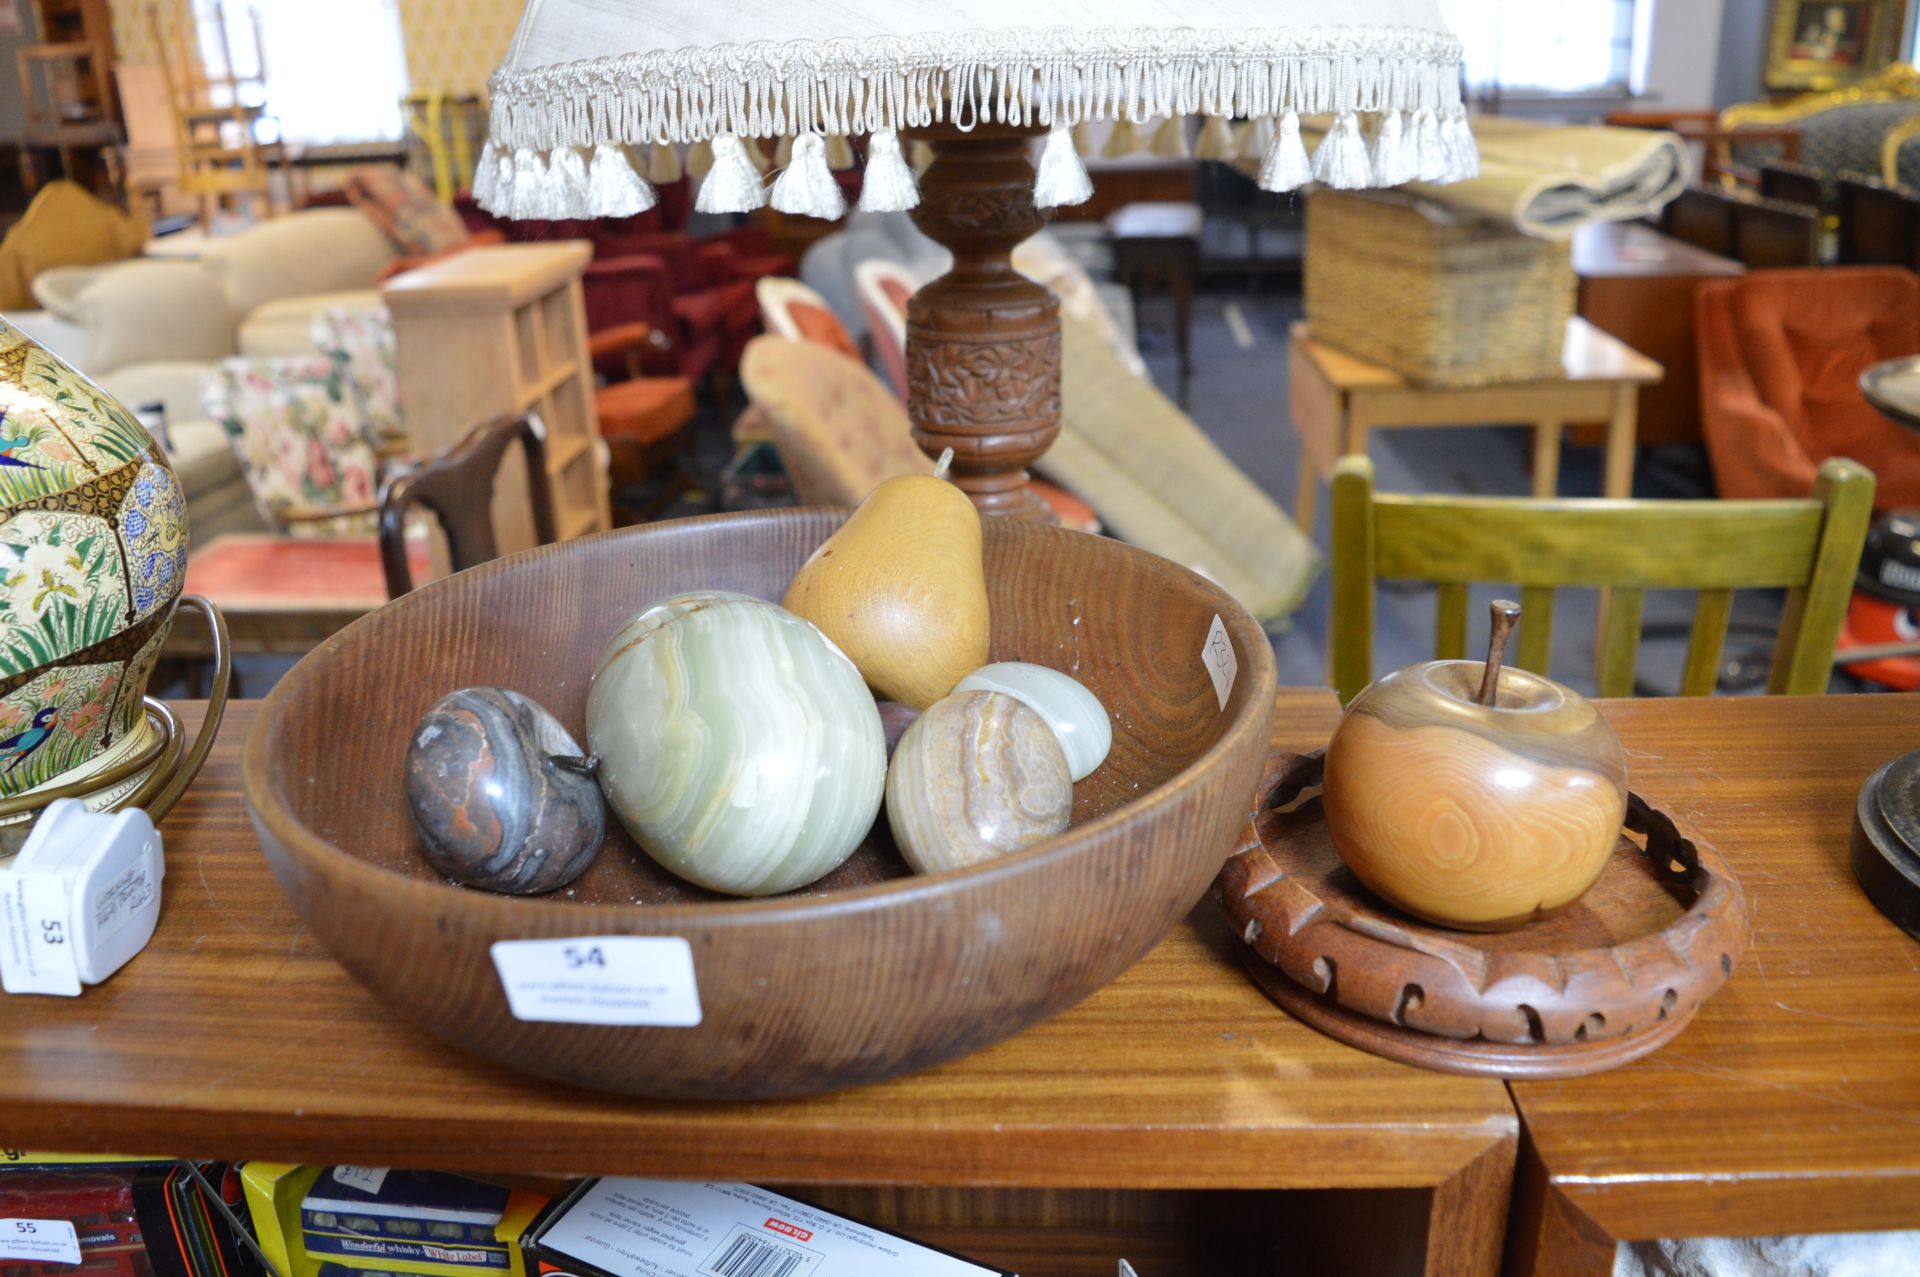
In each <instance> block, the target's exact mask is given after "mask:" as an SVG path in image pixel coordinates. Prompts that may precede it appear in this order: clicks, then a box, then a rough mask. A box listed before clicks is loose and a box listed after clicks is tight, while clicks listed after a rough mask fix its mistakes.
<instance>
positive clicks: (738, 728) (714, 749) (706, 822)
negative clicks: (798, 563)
mask: <svg viewBox="0 0 1920 1277" xmlns="http://www.w3.org/2000/svg"><path fill="white" fill-rule="evenodd" d="M587 744H588V746H589V748H591V749H592V751H593V753H594V754H595V755H596V756H597V757H598V758H599V760H600V772H599V775H600V785H601V788H602V789H603V790H605V791H606V795H607V801H608V802H609V803H610V804H611V805H612V807H613V811H614V814H615V815H616V816H617V817H619V819H620V823H621V824H622V825H624V826H626V829H627V832H628V833H630V834H632V835H633V838H634V841H636V842H638V843H639V844H640V846H641V847H642V848H644V849H645V851H646V852H647V854H648V855H650V856H652V857H653V858H654V859H655V860H657V861H659V862H660V864H661V865H663V866H664V867H665V868H667V869H668V870H670V871H672V872H673V873H675V874H678V875H679V876H680V877H682V878H685V879H687V880H688V881H689V882H694V883H698V884H699V885H701V886H703V887H710V888H712V889H713V890H715V891H724V892H728V893H731V894H733V895H741V896H765V895H773V894H774V893H776V892H781V891H792V890H793V889H794V888H796V887H804V886H805V885H806V884H808V883H810V882H812V881H814V880H815V879H816V878H819V877H821V876H822V875H824V874H827V873H830V872H831V871H833V870H834V869H835V868H837V867H839V865H840V864H841V863H842V862H843V861H845V860H846V858H847V857H848V856H850V855H852V854H853V850H854V848H856V847H858V846H859V845H860V840H861V839H862V838H864V837H865V836H866V834H867V831H868V830H869V829H870V828H872V826H873V821H874V817H875V816H876V815H878V814H879V810H880V797H881V791H882V787H883V786H884V784H885V780H886V758H887V755H886V743H885V740H884V738H883V737H882V734H881V730H880V712H879V710H878V709H877V708H875V706H874V703H873V696H872V694H871V693H869V692H868V691H867V686H866V681H865V680H864V679H863V678H861V676H860V671H859V670H857V669H855V668H854V665H853V662H852V661H850V660H848V659H847V657H846V655H845V654H844V653H842V652H841V651H840V649H839V648H837V647H835V646H834V645H833V644H832V643H830V642H828V641H827V639H826V637H825V636H824V635H822V634H821V633H820V631H819V630H817V629H815V628H814V627H813V626H812V625H810V624H808V623H807V622H806V621H803V620H801V619H800V618H799V617H797V616H795V615H793V614H792V613H791V612H788V611H787V610H785V609H784V608H781V607H778V606H776V605H775V604H772V603H768V602H767V601H765V600H764V599H756V598H750V597H748V596H747V595H744V594H730V593H724V592H721V591H702V592H695V593H690V594H678V595H675V596H673V597H672V598H669V599H666V600H664V601H663V602H660V603H657V604H655V605H654V606H652V607H650V608H648V609H647V610H646V611H644V612H642V613H640V614H639V615H638V616H636V617H634V618H633V619H632V620H631V621H629V622H627V624H626V625H624V626H622V627H621V629H620V631H619V632H618V633H616V634H615V635H614V636H613V638H612V639H611V640H610V641H609V642H608V643H607V646H606V649H605V651H603V652H602V653H601V656H600V661H599V664H598V666H597V667H596V668H595V670H594V674H593V687H592V690H591V691H590V692H589V693H588V697H587Z"/></svg>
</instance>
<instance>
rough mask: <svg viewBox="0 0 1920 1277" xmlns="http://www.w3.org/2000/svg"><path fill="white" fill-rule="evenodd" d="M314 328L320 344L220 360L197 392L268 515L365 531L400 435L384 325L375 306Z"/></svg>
mask: <svg viewBox="0 0 1920 1277" xmlns="http://www.w3.org/2000/svg"><path fill="white" fill-rule="evenodd" d="M313 336H314V343H315V345H316V346H317V347H319V348H320V349H321V350H322V351H323V352H325V353H322V354H317V355H293V356H285V357H275V358H260V359H254V358H238V359H227V360H223V361H222V362H221V363H219V364H218V365H216V366H215V368H214V371H213V372H212V373H211V374H210V375H209V376H208V378H207V381H206V384H205V386H204V388H203V392H202V398H203V401H204V404H205V407H206V410H207V414H208V416H210V417H212V418H213V419H214V420H215V421H217V422H219V423H220V425H221V427H222V428H223V429H224V430H225V431H226V433H227V437H228V439H229V441H230V442H231V443H232V445H233V449H234V455H235V457H236V458H237V459H238V461H239V463H240V467H241V470H242V472H243V474H244V475H245V477H246V480H247V485H248V487H249V489H250V490H251V491H252V493H253V499H254V503H255V504H256V505H257V506H258V507H259V509H260V513H261V514H262V516H263V517H265V518H266V520H267V521H268V523H269V524H271V525H272V526H273V527H275V528H276V529H279V530H280V531H282V532H284V533H286V534H288V535H291V536H297V537H310V538H311V537H370V536H372V535H373V533H374V522H375V509H376V502H377V500H378V496H379V488H380V479H381V466H382V463H383V462H384V461H386V460H389V459H391V458H392V457H393V456H394V455H395V454H396V453H397V452H398V450H399V448H400V447H401V445H402V444H403V442H404V438H405V423H404V420H403V418H402V417H401V413H400V402H399V385H398V380H397V378H396V376H395V372H394V356H393V329H392V325H391V324H390V323H389V322H388V321H387V318H386V315H385V313H384V312H380V311H374V312H359V313H350V312H346V311H330V312H326V313H323V314H322V315H320V316H318V317H317V318H316V320H315V322H314V326H313Z"/></svg>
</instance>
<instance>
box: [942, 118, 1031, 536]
mask: <svg viewBox="0 0 1920 1277" xmlns="http://www.w3.org/2000/svg"><path fill="white" fill-rule="evenodd" d="M1043 131H1044V130H1043V129H1042V128H1041V127H1040V126H1039V125H1032V126H1022V125H1017V124H979V125H976V126H975V127H974V128H973V129H972V130H971V131H969V132H964V133H963V132H961V131H960V130H959V129H958V128H956V127H955V126H953V125H951V124H938V125H934V126H932V127H930V128H926V129H920V130H916V131H915V132H914V133H912V134H911V135H910V136H911V137H913V138H914V139H916V140H919V141H924V142H928V143H931V144H932V146H933V153H934V160H933V166H932V167H931V168H929V169H928V170H927V171H926V173H925V174H924V175H922V177H921V179H920V206H919V207H918V208H916V209H914V211H913V220H914V224H915V225H917V226H918V227H919V228H920V229H921V230H922V231H925V232H926V233H927V234H928V235H930V236H931V237H933V238H934V239H935V240H937V241H939V242H940V243H941V244H942V245H944V246H945V247H946V248H948V249H949V250H950V251H951V252H952V253H953V269H952V270H950V271H948V272H947V273H946V274H945V275H942V276H941V277H940V278H939V279H936V280H934V281H933V282H932V283H931V284H928V285H927V286H926V287H925V288H922V289H921V290H920V291H919V292H917V293H915V294H914V296H913V298H912V300H911V301H909V302H908V303H907V387H908V394H907V412H908V415H909V416H910V417H911V418H912V419H913V435H914V438H915V440H917V441H918V442H919V444H920V446H921V447H922V448H924V449H926V451H927V454H928V455H929V456H934V457H937V456H939V455H940V453H941V451H942V450H943V449H946V448H952V449H953V476H954V482H955V483H957V484H959V485H960V487H961V489H962V490H963V491H965V492H966V494H967V495H968V496H969V497H971V498H973V503H974V505H976V506H978V507H979V509H980V513H982V514H993V515H1007V516H1012V517H1014V518H1022V519H1041V520H1045V521H1047V522H1053V521H1054V516H1053V512H1052V511H1051V510H1050V509H1049V508H1048V506H1047V504H1046V502H1044V501H1042V500H1041V499H1040V498H1039V497H1038V496H1036V495H1035V494H1034V493H1033V491H1032V490H1031V489H1029V488H1028V487H1027V471H1026V467H1027V465H1028V464H1030V463H1031V462H1034V461H1037V460H1038V459H1039V458H1040V457H1041V456H1042V454H1044V453H1045V452H1046V450H1047V447H1048V445H1050V444H1051V443H1052V442H1053V439H1054V436H1055V435H1057V434H1059V433H1060V303H1059V302H1058V300H1056V299H1055V297H1054V296H1053V294H1052V293H1051V292H1049V291H1047V289H1046V288H1045V287H1044V286H1042V285H1040V284H1036V283H1034V282H1033V281H1032V280H1030V279H1028V278H1027V277H1026V276H1024V275H1022V274H1020V273H1019V272H1018V271H1016V270H1014V268H1013V249H1014V246H1015V245H1016V244H1018V243H1019V242H1020V241H1021V240H1023V239H1026V238H1027V237H1028V236H1029V235H1031V234H1033V233H1034V232H1035V231H1037V230H1039V229H1040V227H1041V226H1042V225H1043V224H1044V223H1045V221H1046V216H1045V214H1043V213H1042V212H1041V211H1040V210H1039V209H1037V208H1035V207H1034V204H1033V165H1032V164H1031V163H1030V162H1029V161H1028V159H1027V144H1028V143H1029V142H1030V141H1031V140H1032V139H1033V138H1034V137H1037V136H1038V135H1039V134H1040V133H1042V132H1043Z"/></svg>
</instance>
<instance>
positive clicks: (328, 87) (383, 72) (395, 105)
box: [196, 0, 407, 143]
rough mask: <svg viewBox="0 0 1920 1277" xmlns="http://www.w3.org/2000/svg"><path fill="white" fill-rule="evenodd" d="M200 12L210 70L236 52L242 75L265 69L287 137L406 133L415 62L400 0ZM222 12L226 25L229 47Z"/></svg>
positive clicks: (273, 1)
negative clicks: (410, 70)
mask: <svg viewBox="0 0 1920 1277" xmlns="http://www.w3.org/2000/svg"><path fill="white" fill-rule="evenodd" d="M216 15H218V16H217V18H216ZM196 17H197V19H198V22H199V28H200V48H201V52H202V56H203V57H204V58H205V59H206V63H207V69H208V71H209V72H210V73H211V74H213V75H215V76H219V75H221V74H222V72H223V70H225V69H226V66H225V62H224V58H225V55H226V51H227V50H231V52H232V58H233V66H232V68H231V69H232V71H233V72H234V73H236V74H238V75H241V76H252V75H257V74H258V73H259V70H260V67H261V66H262V65H264V66H265V68H266V81H267V91H266V108H267V113H268V114H270V115H272V116H273V117H275V118H276V119H277V120H279V122H280V133H281V136H282V137H284V138H285V139H286V140H287V141H289V142H296V143H298V142H306V143H327V142H371V141H376V140H380V139H386V138H397V137H400V136H401V132H402V128H403V124H402V121H401V116H400V99H401V98H403V97H405V96H406V93H407V60H406V46H405V43H404V41H403V39H402V37H401V33H400V11H399V8H398V6H397V3H396V0H326V3H324V4H320V3H315V0H254V3H253V4H252V5H247V4H244V3H240V2H238V0H232V2H230V3H227V4H225V5H222V6H218V7H215V8H209V9H207V10H204V11H198V12H197V13H196ZM220 19H223V20H224V22H225V25H226V41H225V43H224V45H223V43H222V41H221V38H220V27H219V20H220ZM256 24H257V27H258V31H259V46H258V54H257V55H256V53H255V41H254V32H255V27H256Z"/></svg>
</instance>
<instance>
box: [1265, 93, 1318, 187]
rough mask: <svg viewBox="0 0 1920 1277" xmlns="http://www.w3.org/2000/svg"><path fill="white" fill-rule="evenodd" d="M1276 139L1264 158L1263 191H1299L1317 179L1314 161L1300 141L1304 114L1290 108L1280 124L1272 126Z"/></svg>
mask: <svg viewBox="0 0 1920 1277" xmlns="http://www.w3.org/2000/svg"><path fill="white" fill-rule="evenodd" d="M1269 132H1271V134H1272V137H1273V141H1272V143H1271V144H1270V145H1269V146H1268V147H1267V153H1266V156H1265V157H1264V158H1263V159H1262V160H1261V161H1260V177H1259V182H1258V184H1259V187H1260V189H1261V190H1263V191H1297V190H1299V189H1300V188H1301V187H1303V186H1305V185H1306V184H1307V183H1308V182H1311V181H1312V180H1313V162H1312V161H1311V160H1309V159H1308V158H1307V144H1306V143H1305V142H1303V141H1301V140H1300V117H1299V116H1298V115H1296V114H1295V113H1293V112H1292V111H1288V112H1287V113H1286V114H1285V115H1283V116H1281V117H1280V126H1279V127H1278V128H1277V129H1276V128H1272V127H1271V126H1269Z"/></svg>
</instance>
